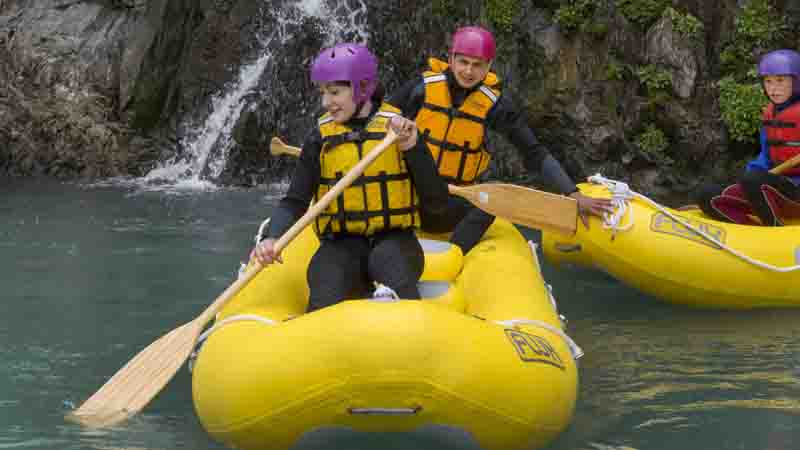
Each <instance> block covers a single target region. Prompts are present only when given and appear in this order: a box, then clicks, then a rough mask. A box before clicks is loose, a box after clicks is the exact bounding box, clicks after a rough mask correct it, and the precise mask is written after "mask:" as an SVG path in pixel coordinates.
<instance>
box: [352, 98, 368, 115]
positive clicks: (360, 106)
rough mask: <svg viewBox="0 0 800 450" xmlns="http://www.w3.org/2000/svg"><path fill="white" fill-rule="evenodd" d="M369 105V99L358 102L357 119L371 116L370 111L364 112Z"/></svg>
mask: <svg viewBox="0 0 800 450" xmlns="http://www.w3.org/2000/svg"><path fill="white" fill-rule="evenodd" d="M367 103H369V99H367V100H362V101H360V102H356V114H355V116H356V117H367V116H368V115H369V113H370V111H366V112H364V107H365V106H366V105H367ZM370 106H371V105H370Z"/></svg>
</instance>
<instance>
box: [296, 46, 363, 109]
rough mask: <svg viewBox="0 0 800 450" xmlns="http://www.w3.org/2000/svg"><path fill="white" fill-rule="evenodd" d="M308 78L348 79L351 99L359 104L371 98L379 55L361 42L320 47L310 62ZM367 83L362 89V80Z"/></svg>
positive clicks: (323, 79) (326, 79)
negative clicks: (319, 50)
mask: <svg viewBox="0 0 800 450" xmlns="http://www.w3.org/2000/svg"><path fill="white" fill-rule="evenodd" d="M311 80H312V81H317V82H333V81H349V82H350V86H351V88H352V89H353V101H354V102H356V103H361V102H364V101H366V100H368V99H369V98H370V97H372V94H373V93H374V92H375V88H376V86H377V83H378V58H376V57H375V55H373V54H372V52H370V51H369V49H368V48H367V47H366V46H364V45H361V44H355V43H345V44H339V45H337V46H335V47H331V48H326V49H324V50H322V51H321V52H320V53H319V55H317V57H316V58H315V59H314V63H313V64H312V65H311ZM362 81H366V82H367V86H366V87H365V88H364V89H362V88H361V82H362Z"/></svg>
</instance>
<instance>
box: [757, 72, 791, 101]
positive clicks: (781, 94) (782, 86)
mask: <svg viewBox="0 0 800 450" xmlns="http://www.w3.org/2000/svg"><path fill="white" fill-rule="evenodd" d="M764 90H765V91H767V97H769V99H770V101H772V103H776V104H781V103H784V102H786V101H787V100H789V99H790V98H791V97H792V77H791V76H789V75H767V76H765V77H764Z"/></svg>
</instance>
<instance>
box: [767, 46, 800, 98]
mask: <svg viewBox="0 0 800 450" xmlns="http://www.w3.org/2000/svg"><path fill="white" fill-rule="evenodd" d="M767 75H789V76H791V77H792V78H793V81H792V94H800V53H797V52H796V51H794V50H787V49H782V50H775V51H772V52H769V53H767V54H766V55H764V56H763V57H762V58H761V61H759V62H758V76H760V77H764V76H767Z"/></svg>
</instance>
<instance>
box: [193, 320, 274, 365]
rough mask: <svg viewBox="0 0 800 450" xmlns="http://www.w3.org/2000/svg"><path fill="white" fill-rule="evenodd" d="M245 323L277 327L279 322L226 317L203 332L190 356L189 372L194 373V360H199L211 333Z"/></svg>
mask: <svg viewBox="0 0 800 450" xmlns="http://www.w3.org/2000/svg"><path fill="white" fill-rule="evenodd" d="M244 321H253V322H258V323H263V324H264V325H275V324H277V322H275V321H274V320H272V319H270V318H267V317H262V316H259V315H257V314H237V315H235V316H230V317H226V318H224V319H222V320H220V321H218V322H215V323H214V325H213V326H211V327H210V328H209V329H207V330H206V331H204V332H203V334H201V335H200V337H199V338H197V343H196V344H195V346H194V351H193V352H192V354H191V355H189V372H191V371H192V369H193V368H194V360H195V358H197V353H198V352H200V348H201V347H202V346H203V342H204V341H205V340H206V339H208V337H209V336H211V333H213V332H215V331H217V330H219V329H220V328H222V327H224V326H225V325H228V324H231V323H234V322H244Z"/></svg>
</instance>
